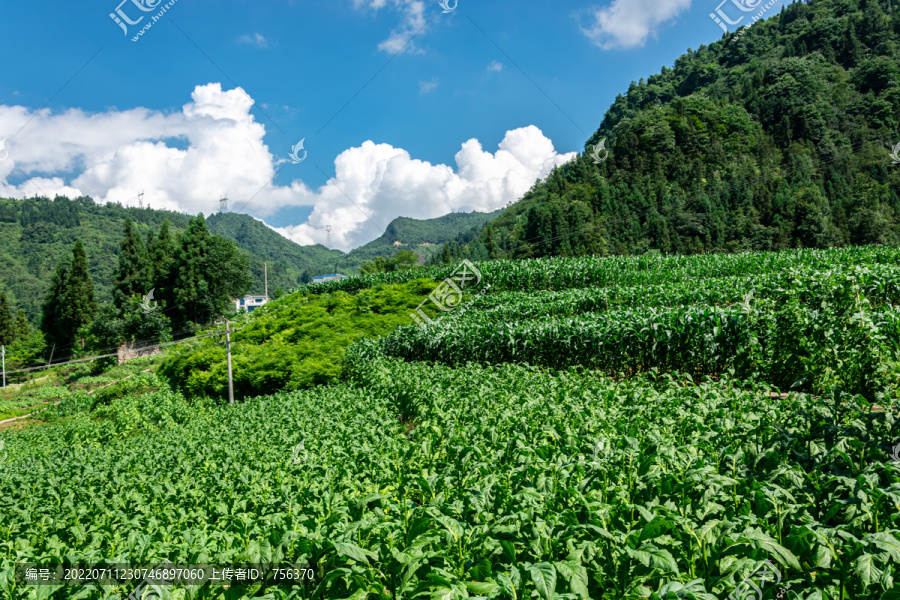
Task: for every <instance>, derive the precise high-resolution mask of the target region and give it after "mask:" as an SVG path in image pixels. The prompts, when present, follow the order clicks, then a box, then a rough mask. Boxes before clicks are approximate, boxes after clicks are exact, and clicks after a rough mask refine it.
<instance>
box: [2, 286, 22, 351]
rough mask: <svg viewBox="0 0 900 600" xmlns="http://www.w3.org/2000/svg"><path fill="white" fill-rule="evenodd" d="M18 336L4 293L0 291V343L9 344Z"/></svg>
mask: <svg viewBox="0 0 900 600" xmlns="http://www.w3.org/2000/svg"><path fill="white" fill-rule="evenodd" d="M17 337H18V331H17V329H16V322H15V320H14V319H13V315H12V310H10V306H9V301H8V300H7V299H6V293H5V292H0V344H2V345H4V346H9V345H10V344H12V343H13V341H15V339H16V338H17Z"/></svg>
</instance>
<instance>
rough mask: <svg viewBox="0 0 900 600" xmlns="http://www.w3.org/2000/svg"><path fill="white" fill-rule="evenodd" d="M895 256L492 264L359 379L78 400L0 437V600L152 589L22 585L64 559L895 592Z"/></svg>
mask: <svg viewBox="0 0 900 600" xmlns="http://www.w3.org/2000/svg"><path fill="white" fill-rule="evenodd" d="M898 258H900V251H898V250H896V249H889V248H860V249H852V250H833V251H802V252H790V253H783V254H771V255H767V254H748V255H735V256H720V257H719V256H717V257H687V258H685V257H681V258H667V257H658V258H631V259H593V258H592V259H554V260H548V261H530V262H523V263H512V262H502V261H501V262H495V263H488V264H482V265H478V267H479V269H480V270H481V272H482V274H483V276H484V282H483V284H484V285H487V284H490V286H491V287H490V291H491V292H495V293H489V294H483V295H474V294H473V295H472V297H471V298H470V299H469V300H468V302H467V303H466V304H465V305H464V306H463V307H462V308H459V309H458V310H457V311H455V312H452V313H448V315H447V316H446V317H444V318H442V319H440V320H437V322H436V323H435V324H433V325H428V326H425V327H422V326H415V325H410V326H406V327H400V328H398V329H396V330H394V331H393V332H392V333H390V334H388V335H387V336H386V337H384V338H381V339H379V340H362V341H360V342H358V343H356V344H355V345H354V346H352V347H351V348H350V350H349V351H348V354H347V357H346V361H345V366H344V376H343V380H342V381H341V382H340V383H336V384H331V385H327V386H319V387H315V388H312V389H309V390H301V391H294V392H289V393H280V394H275V395H271V396H265V397H258V398H255V399H252V400H248V401H247V402H245V403H240V404H236V405H233V406H228V405H220V404H217V403H216V402H215V401H213V400H211V399H206V400H200V399H194V398H185V397H184V396H182V395H181V394H177V393H173V392H170V391H166V390H160V391H150V392H147V391H146V388H148V387H158V386H159V384H160V382H159V381H158V380H157V379H154V378H155V376H151V375H146V376H145V377H147V381H143V380H142V381H141V382H138V383H137V384H122V385H123V386H127V385H134V386H135V387H134V388H127V387H123V390H124V391H123V392H121V393H117V392H115V391H114V390H115V389H116V388H115V386H112V387H111V388H109V390H110V391H109V392H107V394H106V395H105V396H104V397H103V398H102V401H100V402H97V401H91V402H86V401H85V400H84V398H83V397H82V396H81V395H80V394H77V393H76V394H73V395H72V396H71V397H68V398H63V399H62V401H61V402H60V404H59V405H58V406H57V407H54V408H52V409H50V410H48V411H47V412H46V413H45V414H44V415H43V416H42V418H43V419H44V420H45V421H46V422H47V424H45V425H41V426H31V427H28V428H26V429H24V430H22V431H18V432H14V433H3V434H0V440H2V441H3V442H4V445H5V448H4V449H3V450H2V451H0V457H2V463H0V534H2V535H0V596H2V597H3V598H13V599H16V600H20V599H21V600H24V599H30V598H114V597H117V598H124V597H126V596H127V594H128V593H130V592H131V591H132V587H131V586H118V587H114V586H109V587H105V588H102V589H101V588H97V587H68V588H58V589H57V588H48V587H27V586H24V585H22V584H21V583H20V582H16V580H15V577H14V573H13V567H14V564H15V563H20V562H28V561H32V562H44V563H51V562H60V561H62V560H64V558H65V557H70V558H77V559H80V560H85V561H90V562H107V563H123V562H136V563H144V564H157V563H160V562H163V561H171V562H173V563H180V564H187V563H208V562H215V563H236V562H253V563H282V562H290V563H301V564H307V565H309V566H310V567H311V568H312V569H313V571H314V573H315V577H314V581H313V582H312V583H311V584H310V585H308V586H306V587H297V588H289V587H278V586H268V587H264V586H255V587H234V588H231V589H228V590H223V588H214V587H210V586H206V587H187V588H181V589H170V588H160V589H158V590H152V591H151V592H150V593H148V594H147V595H145V596H144V598H145V600H146V599H149V598H151V597H152V598H157V597H164V598H169V597H171V598H179V599H180V598H185V599H187V598H198V599H199V598H202V599H207V598H217V599H218V598H223V599H224V598H227V599H229V600H230V599H232V598H272V599H281V598H351V597H352V598H381V599H385V600H387V599H391V600H394V599H396V598H417V599H418V598H440V599H448V600H449V599H451V598H466V597H468V598H510V599H515V600H518V599H519V598H541V599H544V600H551V599H555V598H563V599H576V598H601V599H605V600H612V599H636V598H654V599H660V598H665V599H667V600H668V599H674V598H684V599H691V598H695V599H702V600H711V599H720V598H727V597H728V596H729V594H731V595H733V596H734V597H735V598H741V599H745V598H765V599H774V598H804V599H805V598H810V599H825V598H828V599H835V600H838V599H840V600H850V599H853V600H855V599H868V598H873V599H883V600H890V599H895V598H898V597H900V596H898V593H897V592H896V591H895V590H894V587H895V586H894V580H893V577H894V573H895V571H896V569H897V566H898V562H900V460H895V459H893V458H892V454H893V455H894V456H897V451H896V450H894V446H895V445H896V444H897V443H898V442H900V425H898V420H897V410H898V404H897V388H898V373H900V366H898V365H900V343H898V342H900V327H898V321H897V305H898V303H900V293H898V289H900V286H898V282H900V272H898V269H897V266H896V265H897V264H898ZM421 274H422V273H421V272H419V273H418V275H419V276H421ZM447 274H449V272H443V271H440V272H439V271H435V272H434V275H435V276H436V277H438V278H441V277H445V276H446V275H447ZM407 277H410V276H407ZM382 279H384V278H382ZM383 284H384V283H383V282H382V281H380V279H379V278H377V277H370V278H368V279H361V280H350V281H349V282H347V281H342V282H336V283H335V284H334V285H332V284H325V285H324V286H317V287H310V288H307V289H306V290H304V291H305V292H306V293H311V292H316V293H330V292H331V291H335V290H337V289H340V290H341V291H344V292H346V291H351V292H352V291H354V290H360V289H366V288H367V287H372V286H377V285H383ZM469 291H470V292H471V291H474V290H469ZM297 296H298V298H300V297H301V295H300V294H297ZM424 299H425V298H423V300H424ZM288 304H289V303H286V305H288ZM129 390H132V391H129ZM898 459H900V457H898ZM765 561H769V562H768V563H766V562H765ZM761 566H765V567H766V568H767V569H769V571H770V575H771V577H770V578H769V579H767V580H766V579H763V578H761V576H760V573H761V571H760V570H759V568H760V567H761ZM752 585H755V586H756V587H755V588H754V587H752ZM756 590H758V594H757V591H756ZM150 594H157V595H150Z"/></svg>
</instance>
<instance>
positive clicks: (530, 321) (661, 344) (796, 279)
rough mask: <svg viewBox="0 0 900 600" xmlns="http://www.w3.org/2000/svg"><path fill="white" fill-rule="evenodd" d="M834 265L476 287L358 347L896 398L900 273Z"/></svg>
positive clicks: (450, 359) (410, 356) (457, 361)
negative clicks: (516, 289) (642, 280)
mask: <svg viewBox="0 0 900 600" xmlns="http://www.w3.org/2000/svg"><path fill="white" fill-rule="evenodd" d="M838 257H839V254H838V253H837V252H835V259H837V258H838ZM830 267H831V268H830V269H829V270H817V269H816V268H814V266H812V264H805V265H803V266H800V267H790V268H788V269H785V270H783V271H775V272H771V273H767V274H762V275H759V276H758V277H752V278H751V277H720V278H713V279H694V280H685V281H681V282H678V283H671V284H655V285H635V286H630V287H609V288H597V287H594V288H584V289H575V290H565V291H559V292H554V293H551V294H541V293H534V292H531V293H512V292H505V293H499V294H490V295H479V296H478V297H476V298H475V299H474V300H473V301H472V302H471V304H470V305H468V306H467V307H465V308H464V309H462V310H460V311H458V312H457V313H455V314H452V315H451V316H449V317H446V318H444V319H441V320H439V321H437V322H436V323H433V324H430V325H427V326H424V327H419V326H414V325H410V326H407V327H401V328H398V329H396V330H394V331H393V332H392V333H391V334H389V335H388V336H386V337H385V338H383V339H381V340H378V341H373V340H364V341H362V342H360V344H359V345H358V346H357V347H356V348H355V349H354V350H353V352H354V353H358V354H360V355H362V356H375V355H380V354H383V355H386V356H392V357H399V358H403V359H405V360H413V361H414V360H426V361H435V362H442V363H446V364H451V365H461V364H465V363H466V362H468V361H477V362H481V363H507V362H514V363H515V362H523V363H529V364H533V365H543V366H548V367H553V368H566V367H569V366H576V365H578V366H583V367H588V368H591V369H599V370H603V371H605V372H606V373H608V374H611V375H624V376H632V375H634V374H637V373H641V372H646V371H673V370H679V371H685V372H690V373H691V374H694V375H701V376H702V375H713V376H719V375H722V374H725V373H731V374H734V375H736V376H738V377H741V378H750V377H753V378H757V379H760V380H762V381H765V382H768V383H770V384H772V385H775V386H777V387H778V388H780V389H783V390H788V389H794V390H801V391H808V392H814V393H816V394H822V393H825V392H827V391H829V390H831V391H834V392H849V393H853V394H862V395H864V396H865V397H867V398H868V399H869V400H870V401H872V402H873V403H877V402H880V401H881V400H882V399H883V398H885V397H896V395H897V392H898V390H900V310H898V306H897V303H898V301H900V269H898V268H897V267H896V266H889V265H882V264H877V263H876V264H873V265H867V266H858V265H852V264H851V265H849V266H845V265H843V264H840V263H834V264H832V265H831V266H830ZM662 278H663V279H665V277H662Z"/></svg>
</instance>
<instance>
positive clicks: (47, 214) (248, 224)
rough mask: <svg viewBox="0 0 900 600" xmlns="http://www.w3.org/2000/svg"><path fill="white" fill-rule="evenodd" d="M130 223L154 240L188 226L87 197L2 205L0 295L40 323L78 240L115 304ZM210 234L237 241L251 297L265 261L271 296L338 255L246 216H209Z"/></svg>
mask: <svg viewBox="0 0 900 600" xmlns="http://www.w3.org/2000/svg"><path fill="white" fill-rule="evenodd" d="M127 219H131V220H132V221H134V228H135V231H136V233H137V234H138V235H140V236H141V238H142V239H144V240H146V239H147V236H148V234H150V233H152V234H153V235H155V234H156V233H157V232H158V231H159V229H160V227H161V226H162V223H163V222H164V221H168V222H169V224H170V226H171V233H172V235H173V236H176V237H177V236H178V235H180V234H181V232H182V231H183V230H184V229H185V228H186V227H187V225H188V222H189V221H190V216H188V215H185V214H182V213H177V212H172V211H165V210H154V209H147V208H144V209H140V208H126V207H122V206H120V205H117V204H104V205H100V204H95V203H94V202H93V200H91V199H90V198H87V197H81V198H76V199H74V200H69V199H68V198H63V197H57V198H56V199H55V200H49V199H47V198H34V199H27V200H0V291H5V292H6V293H7V296H8V297H9V302H10V304H11V306H12V307H13V308H14V309H16V310H18V309H24V310H25V313H26V315H27V316H28V319H29V321H31V322H32V323H33V324H37V323H38V322H39V320H40V312H41V309H40V306H41V303H42V302H43V300H44V298H45V296H46V294H47V291H48V289H49V288H50V283H51V279H52V276H53V272H54V269H55V268H56V266H57V264H58V263H59V262H60V260H61V259H62V258H64V257H65V256H68V255H69V254H70V253H71V251H72V246H73V244H74V243H75V241H76V240H78V239H80V240H81V241H82V242H83V246H84V250H85V253H86V255H87V263H88V269H89V272H90V275H91V279H92V280H93V281H94V284H95V286H96V296H97V300H98V301H99V302H108V301H111V300H112V299H113V297H112V292H113V283H114V280H115V276H116V268H117V265H118V262H117V256H118V254H119V245H120V243H121V241H122V235H123V231H124V229H125V221H126V220H127ZM209 229H210V232H211V233H213V234H216V235H221V236H222V237H224V238H227V239H230V240H232V241H234V242H236V243H237V244H238V246H239V248H240V249H241V251H242V253H243V254H244V255H245V256H246V257H247V260H248V262H249V264H250V269H251V272H252V274H253V283H252V284H251V288H250V292H251V293H259V294H262V293H263V288H264V274H263V262H265V261H268V263H269V291H270V293H271V292H272V291H273V290H274V289H275V288H276V287H279V286H281V287H283V288H290V287H294V286H296V285H298V284H299V283H300V280H301V277H302V275H303V272H304V271H308V273H311V274H313V275H316V274H318V273H319V272H320V271H321V272H325V271H327V270H330V269H332V268H333V267H334V262H335V260H337V259H340V258H341V257H343V256H344V254H343V253H342V252H340V251H338V250H327V249H326V248H324V247H323V246H299V245H297V244H295V243H293V242H291V241H290V240H287V239H285V238H284V237H282V236H281V235H279V234H278V233H277V232H275V231H272V230H271V229H269V228H268V227H266V226H265V225H264V224H262V223H260V222H259V221H256V220H255V219H253V218H252V217H249V216H246V215H237V214H230V213H227V214H215V215H212V216H211V217H210V218H209Z"/></svg>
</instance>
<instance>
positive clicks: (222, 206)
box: [219, 194, 228, 212]
mask: <svg viewBox="0 0 900 600" xmlns="http://www.w3.org/2000/svg"><path fill="white" fill-rule="evenodd" d="M219 212H228V194H225V197H224V198H222V199H221V200H219Z"/></svg>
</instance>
